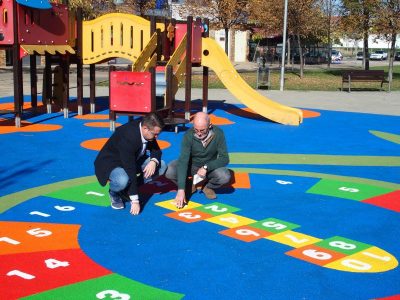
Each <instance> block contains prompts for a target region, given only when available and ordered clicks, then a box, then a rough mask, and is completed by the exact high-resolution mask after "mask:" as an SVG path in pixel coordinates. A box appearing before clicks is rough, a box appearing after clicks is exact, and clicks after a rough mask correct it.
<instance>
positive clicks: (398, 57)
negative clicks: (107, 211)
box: [394, 52, 400, 60]
mask: <svg viewBox="0 0 400 300" xmlns="http://www.w3.org/2000/svg"><path fill="white" fill-rule="evenodd" d="M394 60H400V52H396V54H395V55H394Z"/></svg>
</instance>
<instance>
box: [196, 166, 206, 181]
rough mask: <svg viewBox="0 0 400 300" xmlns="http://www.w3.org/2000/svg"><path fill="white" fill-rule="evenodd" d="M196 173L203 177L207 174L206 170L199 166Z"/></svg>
mask: <svg viewBox="0 0 400 300" xmlns="http://www.w3.org/2000/svg"><path fill="white" fill-rule="evenodd" d="M197 175H199V176H200V177H203V178H204V177H206V175H207V170H206V169H204V168H203V167H201V168H200V169H198V170H197Z"/></svg>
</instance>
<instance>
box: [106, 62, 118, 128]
mask: <svg viewBox="0 0 400 300" xmlns="http://www.w3.org/2000/svg"><path fill="white" fill-rule="evenodd" d="M115 70H116V68H115V66H110V67H109V68H108V82H109V84H108V95H109V97H111V72H112V71H115ZM116 118H117V115H116V113H115V110H113V109H112V107H111V102H110V108H109V112H108V119H109V120H110V131H115V120H116Z"/></svg>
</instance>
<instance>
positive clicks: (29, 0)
mask: <svg viewBox="0 0 400 300" xmlns="http://www.w3.org/2000/svg"><path fill="white" fill-rule="evenodd" d="M16 1H17V3H18V4H20V5H24V6H28V7H32V8H38V9H48V8H51V4H50V2H49V1H48V0H16Z"/></svg>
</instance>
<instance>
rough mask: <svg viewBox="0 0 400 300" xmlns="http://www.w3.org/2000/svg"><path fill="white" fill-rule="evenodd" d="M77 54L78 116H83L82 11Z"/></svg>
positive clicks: (77, 29)
mask: <svg viewBox="0 0 400 300" xmlns="http://www.w3.org/2000/svg"><path fill="white" fill-rule="evenodd" d="M76 32H77V36H76V39H77V45H76V48H77V53H76V88H77V99H76V101H77V105H78V115H80V116H81V115H83V62H82V9H81V8H79V9H78V11H77V13H76Z"/></svg>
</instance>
